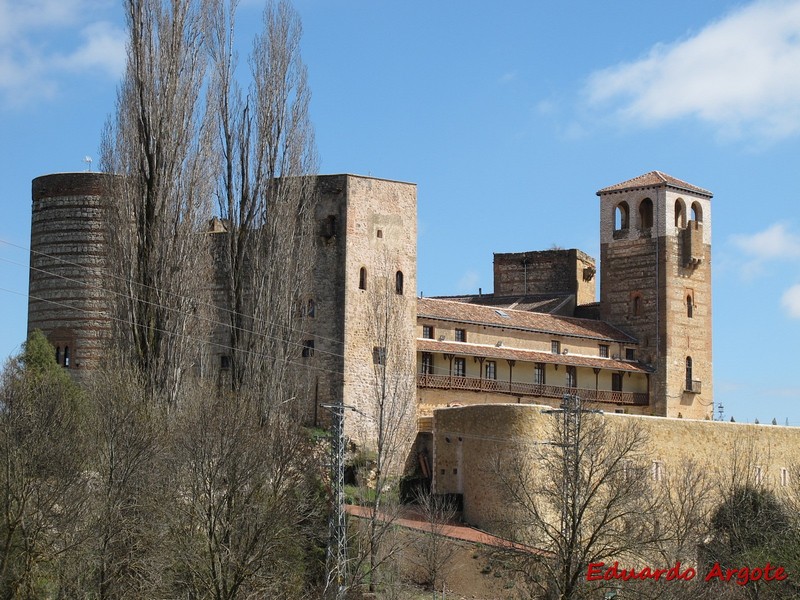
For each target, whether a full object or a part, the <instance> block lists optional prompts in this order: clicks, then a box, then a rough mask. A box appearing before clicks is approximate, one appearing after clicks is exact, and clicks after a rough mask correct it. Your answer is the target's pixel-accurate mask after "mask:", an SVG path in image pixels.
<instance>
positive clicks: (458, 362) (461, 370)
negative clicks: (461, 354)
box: [453, 358, 467, 377]
mask: <svg viewBox="0 0 800 600" xmlns="http://www.w3.org/2000/svg"><path fill="white" fill-rule="evenodd" d="M453 375H455V376H456V377H466V375H467V361H466V359H464V358H456V359H455V360H453Z"/></svg>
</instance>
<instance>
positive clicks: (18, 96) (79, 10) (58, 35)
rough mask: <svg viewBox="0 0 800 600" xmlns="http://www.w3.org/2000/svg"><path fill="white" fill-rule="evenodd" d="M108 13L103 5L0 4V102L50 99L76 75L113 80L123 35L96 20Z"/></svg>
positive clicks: (88, 1)
mask: <svg viewBox="0 0 800 600" xmlns="http://www.w3.org/2000/svg"><path fill="white" fill-rule="evenodd" d="M114 7H116V5H115V4H114V3H113V2H110V1H109V0H27V1H18V2H12V1H11V0H0V101H3V103H5V104H10V105H25V104H27V103H29V102H30V101H31V100H33V99H37V98H42V97H44V98H48V97H51V96H53V95H54V94H55V93H56V92H57V89H58V84H59V82H60V81H61V80H62V78H63V77H65V76H74V75H75V74H76V73H96V72H101V73H103V74H105V75H108V76H111V77H118V76H119V75H120V73H121V72H122V69H123V67H124V61H125V35H124V32H123V31H122V29H121V28H120V27H118V26H115V25H113V24H111V23H110V22H108V21H105V20H102V19H100V18H99V15H101V14H103V12H104V11H106V12H107V10H108V9H110V8H114ZM117 10H118V9H117Z"/></svg>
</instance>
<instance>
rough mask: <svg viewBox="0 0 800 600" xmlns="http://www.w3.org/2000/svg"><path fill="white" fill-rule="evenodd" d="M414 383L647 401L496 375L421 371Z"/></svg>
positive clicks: (631, 402)
mask: <svg viewBox="0 0 800 600" xmlns="http://www.w3.org/2000/svg"><path fill="white" fill-rule="evenodd" d="M417 387H421V388H432V389H439V390H467V391H470V392H492V393H495V394H509V395H512V396H535V397H538V398H559V399H560V398H562V397H563V396H564V394H577V395H578V396H580V397H581V399H582V400H585V401H587V402H603V403H609V404H628V405H636V406H646V405H647V404H648V395H647V393H639V392H612V391H610V390H590V389H583V388H568V387H562V386H558V385H542V384H537V383H522V382H516V381H500V380H499V379H477V378H475V377H458V376H455V375H427V374H422V373H421V374H419V375H417Z"/></svg>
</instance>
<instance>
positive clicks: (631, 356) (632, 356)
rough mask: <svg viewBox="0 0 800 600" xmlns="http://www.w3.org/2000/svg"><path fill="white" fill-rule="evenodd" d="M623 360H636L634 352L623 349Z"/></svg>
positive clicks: (632, 349)
mask: <svg viewBox="0 0 800 600" xmlns="http://www.w3.org/2000/svg"><path fill="white" fill-rule="evenodd" d="M625 360H636V350H635V349H634V348H625Z"/></svg>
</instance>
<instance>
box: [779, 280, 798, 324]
mask: <svg viewBox="0 0 800 600" xmlns="http://www.w3.org/2000/svg"><path fill="white" fill-rule="evenodd" d="M781 305H782V306H783V308H785V309H786V312H788V313H789V316H790V317H792V318H794V319H800V283H798V284H795V285H793V286H792V287H790V288H789V289H788V290H786V291H785V292H784V293H783V296H782V297H781Z"/></svg>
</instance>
